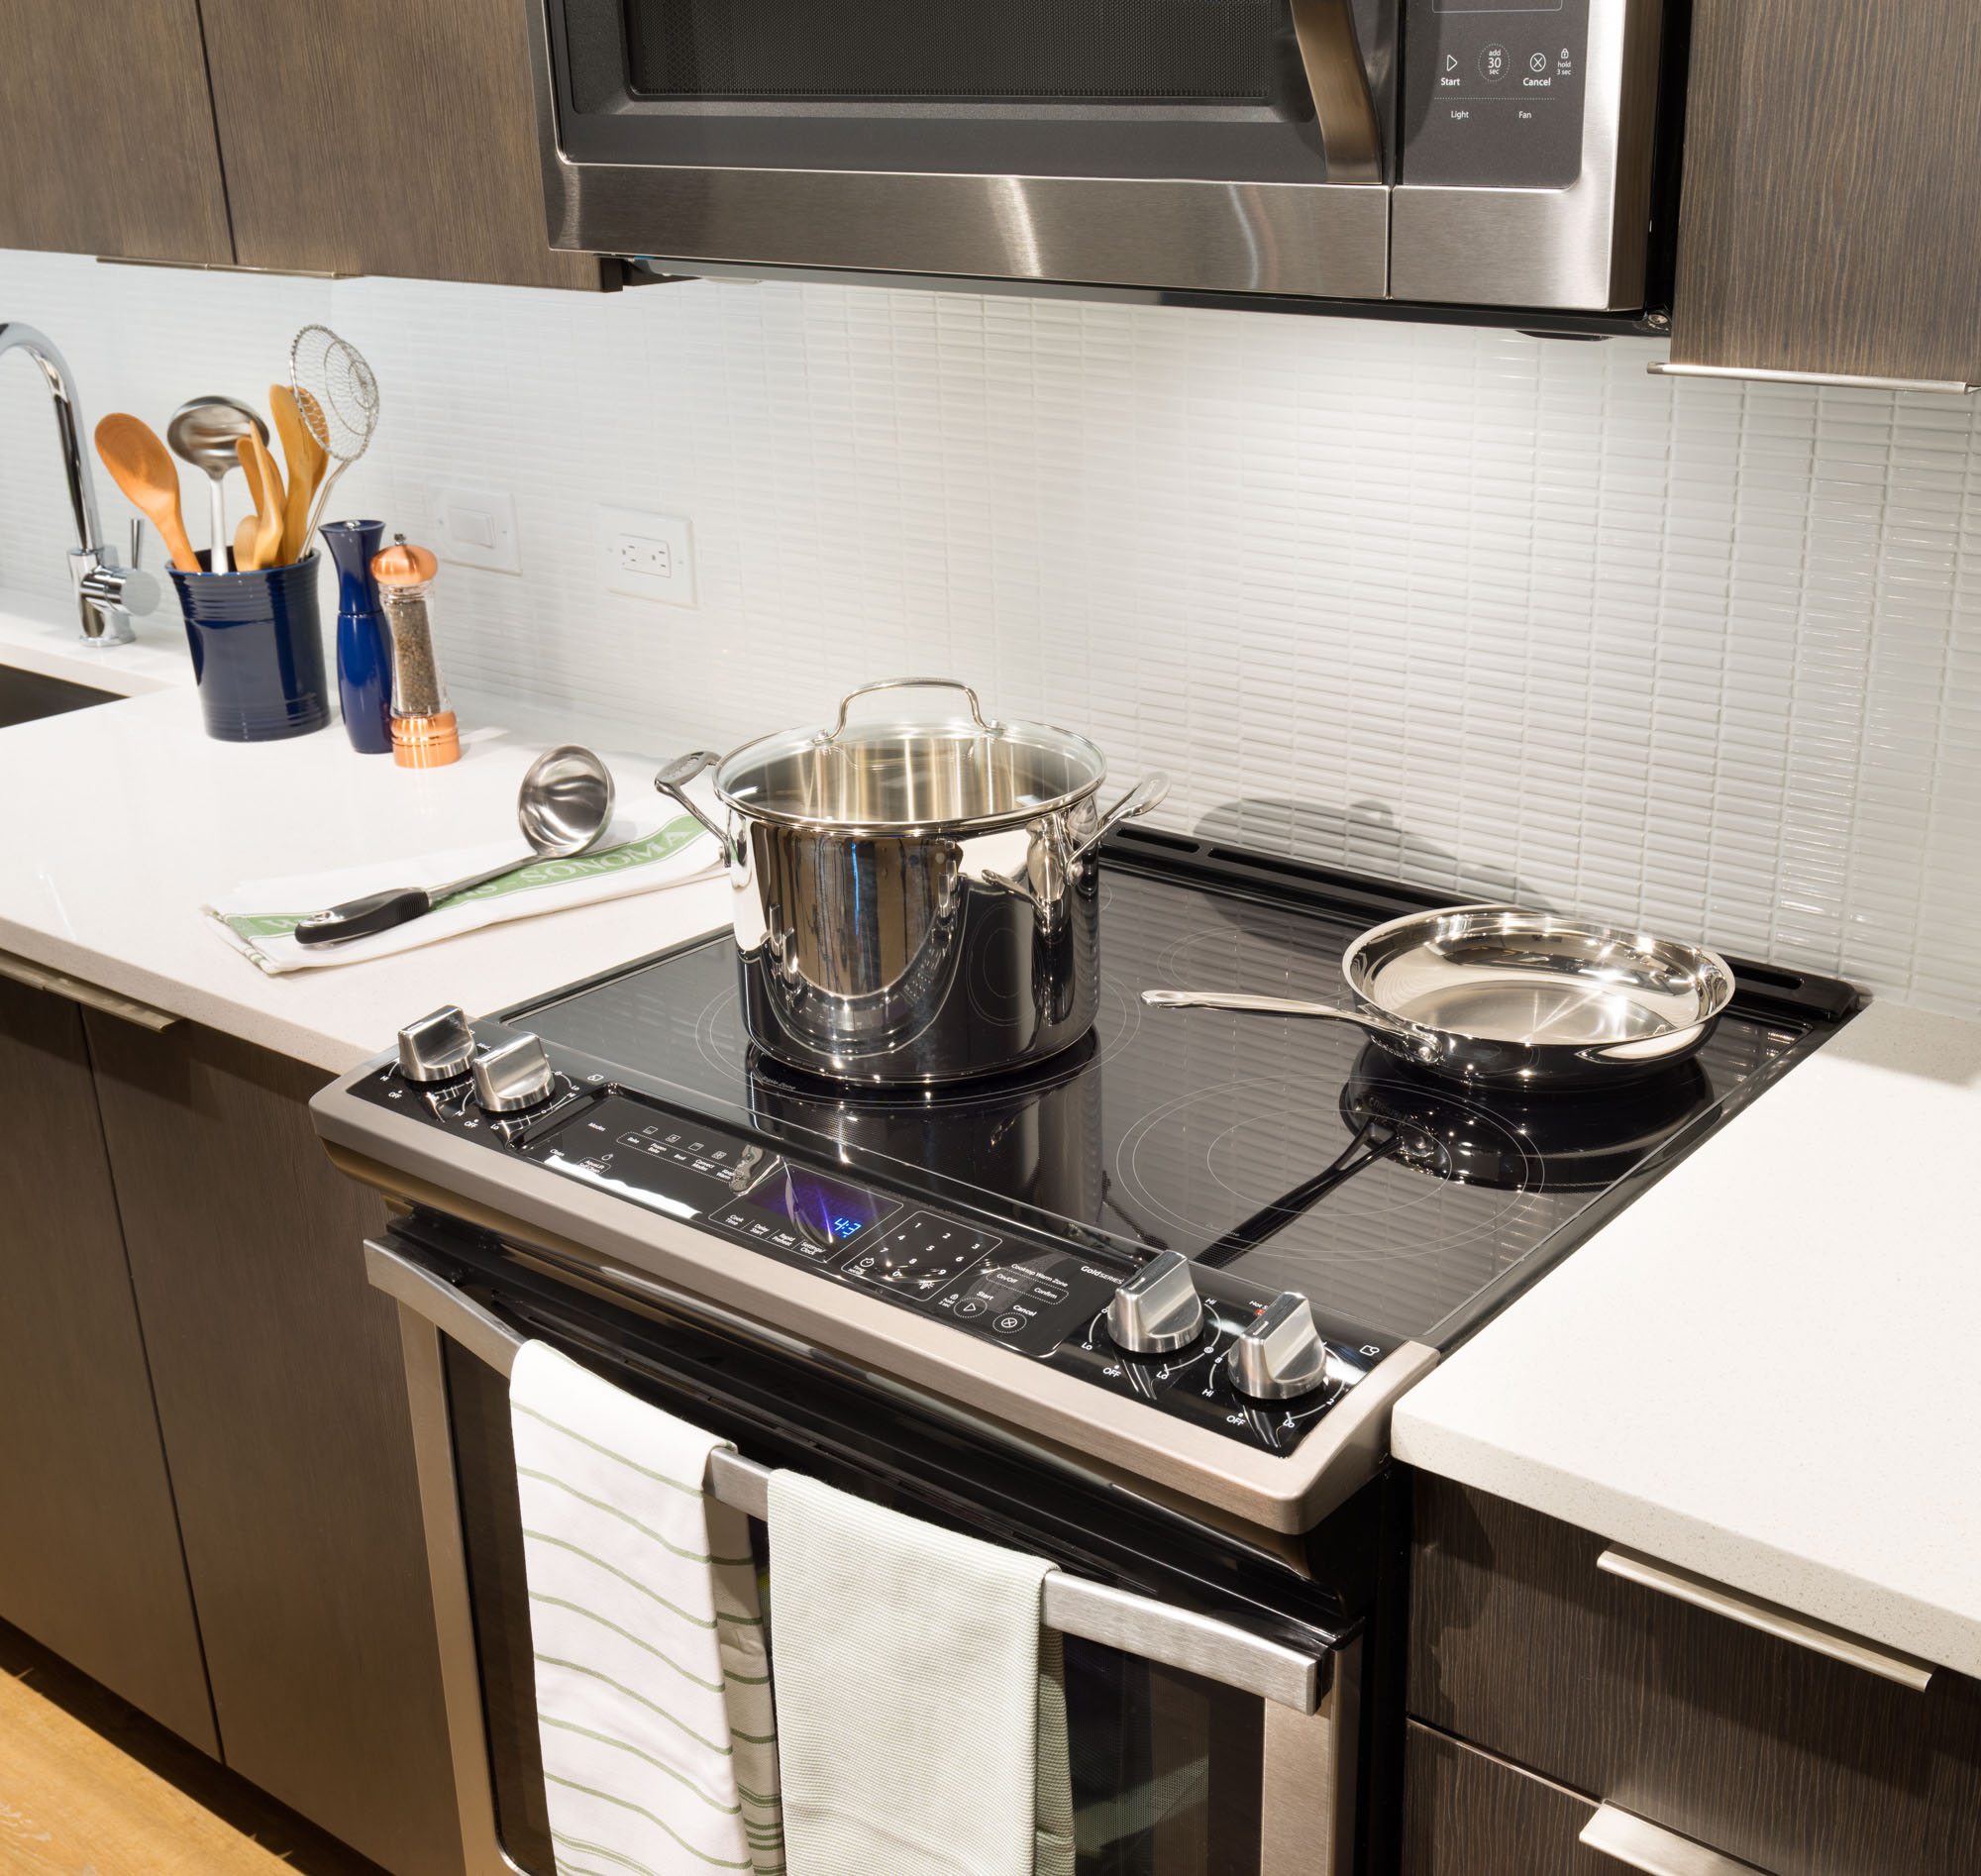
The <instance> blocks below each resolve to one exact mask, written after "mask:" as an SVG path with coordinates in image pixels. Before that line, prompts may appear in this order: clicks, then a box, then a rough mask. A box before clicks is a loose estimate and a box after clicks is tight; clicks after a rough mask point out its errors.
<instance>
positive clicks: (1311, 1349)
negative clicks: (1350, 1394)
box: [1225, 1290, 1327, 1401]
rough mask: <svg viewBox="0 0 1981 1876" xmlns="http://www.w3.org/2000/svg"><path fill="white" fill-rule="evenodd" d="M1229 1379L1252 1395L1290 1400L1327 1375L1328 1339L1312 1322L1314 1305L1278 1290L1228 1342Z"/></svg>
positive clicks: (1296, 1294) (1257, 1398)
mask: <svg viewBox="0 0 1981 1876" xmlns="http://www.w3.org/2000/svg"><path fill="white" fill-rule="evenodd" d="M1225 1359H1226V1360H1227V1361H1228V1362H1229V1363H1230V1364H1231V1381H1232V1385H1233V1386H1234V1387H1236V1388H1237V1390H1238V1392H1239V1393H1240V1394H1242V1395H1245V1396H1246V1397H1247V1398H1248V1399H1250V1400H1253V1401H1290V1400H1292V1399H1293V1397H1294V1396H1295V1395H1297V1394H1311V1393H1312V1392H1313V1391H1314V1389H1316V1388H1317V1387H1319V1386H1320V1384H1321V1383H1322V1382H1323V1381H1325V1380H1326V1379H1327V1344H1326V1343H1325V1342H1323V1341H1322V1340H1321V1339H1320V1331H1319V1330H1318V1329H1317V1328H1315V1327H1314V1325H1313V1305H1312V1304H1311V1303H1308V1302H1307V1300H1306V1299H1305V1298H1304V1297H1303V1296H1302V1295H1301V1294H1300V1292H1299V1291H1297V1290H1286V1291H1282V1292H1281V1293H1280V1295H1279V1296H1277V1297H1275V1298H1274V1299H1273V1300H1272V1302H1271V1303H1267V1304H1266V1306H1265V1307H1264V1308H1263V1309H1261V1310H1260V1311H1259V1313H1258V1315H1257V1316H1256V1317H1255V1318H1254V1319H1253V1321H1252V1323H1251V1325H1250V1327H1248V1328H1247V1329H1246V1330H1245V1332H1244V1333H1243V1334H1242V1335H1240V1336H1239V1338H1238V1339H1237V1341H1235V1342H1234V1343H1233V1344H1232V1345H1231V1353H1230V1354H1229V1355H1228V1356H1226V1357H1225Z"/></svg>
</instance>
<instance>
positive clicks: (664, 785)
mask: <svg viewBox="0 0 1981 1876" xmlns="http://www.w3.org/2000/svg"><path fill="white" fill-rule="evenodd" d="M721 760H722V758H721V757H720V756H718V755H717V754H716V753H715V752H714V750H712V749H697V750H696V751H694V753H693V754H692V755H687V756H677V757H676V758H675V759H674V761H673V762H671V763H666V764H663V765H662V767H661V770H660V773H659V774H658V775H656V776H655V777H654V791H655V792H656V793H657V794H665V795H666V796H667V797H668V798H669V799H670V800H671V801H676V802H678V803H679V804H680V806H682V807H684V808H685V809H687V811H688V812H689V813H690V814H692V815H693V816H694V818H695V819H696V820H698V821H699V822H700V823H701V824H702V826H704V827H705V828H707V829H708V831H709V832H710V833H711V834H713V835H714V836H715V844H716V845H717V846H718V847H720V848H721V849H722V861H723V864H724V865H725V866H732V867H733V866H734V865H735V864H736V849H735V846H734V844H733V843H732V842H731V840H730V838H729V836H728V834H727V833H725V832H724V831H723V830H722V829H721V828H720V827H718V826H716V824H715V823H714V822H713V821H712V820H710V819H709V817H708V815H707V813H706V812H705V811H704V810H703V809H702V807H701V805H700V803H699V802H697V801H694V800H692V799H690V798H689V795H688V792H687V784H688V783H689V782H692V781H693V780H694V779H695V777H696V776H698V775H700V774H701V772H702V771H703V770H704V769H707V768H709V767H711V766H712V765H714V764H715V763H718V762H720V761H721Z"/></svg>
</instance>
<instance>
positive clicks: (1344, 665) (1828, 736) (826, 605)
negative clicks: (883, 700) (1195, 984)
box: [0, 253, 1981, 1015]
mask: <svg viewBox="0 0 1981 1876" xmlns="http://www.w3.org/2000/svg"><path fill="white" fill-rule="evenodd" d="M0 318H9V319H12V318H19V319H26V320H29V321H31V322H33V323H37V324H40V325H42V326H44V327H46V328H47V329H48V330H49V331H50V333H51V334H52V336H53V337H54V339H55V341H56V343H57V344H58V345H60V346H62V347H63V348H64V350H65V351H66V352H67V354H68V357H69V359H70V361H71V363H72V364H73V365H74V366H75V368H76V371H77V373H78V375H79V378H80V381H81V389H82V394H83V399H84V403H85V409H86V413H87V414H88V415H89V416H90V417H91V418H92V419H93V418H94V416H96V415H98V414H100V413H102V412H104V411H106V410H110V409H118V408H122V409H130V410H135V411H137V412H138V413H139V414H140V415H142V416H145V417H147V418H148V419H150V420H151V421H152V422H154V423H156V424H161V423H162V421H163V419H164V417H165V415H166V414H167V413H168V412H169V410H170V409H171V407H172V405H173V404H175V403H176V402H177V401H178V400H179V399H180V398H182V397H184V396H186V395H188V394H190V393H192V392H194V391H198V390H204V389H209V388H211V389H222V390H229V391H233V392H236V393H237V394H241V395H246V396H252V397H255V398H257V399H258V400H259V399H260V398H261V396H262V394H263V391H264V387H265V386H266V384H267V383H268V382H270V381H271V380H275V379H279V378H280V377H281V376H282V375H283V373H284V370H285V362H286V358H287V348H288V340H289V337H290V335H291V333H292V332H293V331H294V329H295V327H296V326H298V325H300V324H302V323H304V322H305V321H308V320H312V319H321V320H324V321H326V322H327V323H329V324H331V325H332V326H335V327H336V328H337V329H338V330H339V331H341V332H343V333H345V334H346V335H347V336H348V337H349V338H351V339H352V340H353V341H354V342H355V343H356V344H358V345H359V346H360V347H361V348H362V349H363V350H364V351H365V353H366V354H367V355H368V356H369V358H370V359H371V361H372V364H373V365H375V366H376V368H377V371H378V375H379V378H380V381H381V383H382V386H383V391H384V400H385V401H384V412H383V419H382V422H381V425H380V429H379V433H378V437H377V440H376V443H375V444H374V447H373V450H372V453H371V455H370V456H368V457H367V458H366V459H365V461H364V462H363V463H361V464H360V465H358V466H357V467H356V468H355V469H353V470H352V471H351V473H350V474H349V475H348V476H347V477H346V479H345V481H344V483H343V484H341V485H340V493H339V498H338V506H339V507H340V508H342V509H343V510H344V512H346V513H354V514H355V513H374V514H378V515H381V516H384V517H386V518H387V519H389V520H390V521H391V522H392V524H393V525H394V526H395V527H401V528H404V529H406V530H407V531H408V532H409V533H418V532H419V531H420V530H421V529H423V528H425V527H427V526H429V525H430V522H431V514H430V510H429V505H428V504H429V503H430V500H431V497H432V493H433V491H434V489H435V488H436V487H437V486H438V485H439V484H440V483H442V482H444V481H446V480H447V479H449V478H451V477H457V476H458V475H460V474H461V473H463V472H465V471H466V469H469V468H472V469H473V470H474V473H475V476H476V478H477V479H478V480H480V481H483V482H486V483H488V484H490V485H492V486H497V487H503V488H507V489H508V490H509V491H510V492H511V493H512V494H513V496H514V497H515V500H516V506H517V517H518V524H519V538H520V544H521V550H522V558H523V576H522V577H521V578H520V579H516V578H510V577H505V576H501V575H495V574H488V573H475V572H473V571H471V570H462V569H449V570H448V573H447V575H446V584H445V586H444V587H443V589H442V591H441V593H440V595H439V599H438V603H437V614H438V619H439V631H440V637H441V643H442V651H443V655H444V659H445V662H446V667H447V670H448V673H449V675H450V677H451V679H452V681H453V683H454V685H455V687H456V688H457V689H458V690H461V691H465V692H469V693H473V694H476V695H479V696H482V697H492V698H494V699H496V700H500V699H503V698H513V699H521V700H527V701H528V702H529V703H530V704H531V705H532V706H533V707H534V708H535V709H536V710H537V711H539V712H545V711H547V712H549V713H551V714H552V716H553V717H555V718H557V719H559V720H563V721H567V722H568V723H569V724H570V726H571V729H572V731H573V733H581V734H590V735H595V736H598V737H601V738H610V739H613V740H616V741H619V742H622V743H626V744H630V745H632V746H636V747H645V748H648V749H652V750H669V749H676V748H680V747H685V746H687V745H689V744H693V743H707V744H712V745H715V746H723V745H726V744H727V743H729V742H732V741H736V740H740V739H742V738H743V737H744V736H746V735H750V734H753V733H755V732H757V731H759V730H761V729H763V728H766V727H769V726H774V725H778V724H783V723H787V722H799V721H807V720H813V719H816V718H817V717H818V716H819V715H820V714H821V713H822V712H823V711H824V710H826V709H827V708H828V707H829V706H830V704H831V702H832V700H833V699H834V698H835V697H836V696H837V695H838V693H839V691H840V690H841V689H842V688H844V687H846V686H847V685H848V684H849V683H851V682H853V681H857V680H859V679H861V678H863V677H873V676H883V675H888V674H892V673H896V672H901V671H905V670H909V669H915V670H925V671H937V672H954V673H956V674H958V675H961V676H965V677H970V678H971V679H972V680H973V681H975V682H976V683H977V684H978V685H979V686H980V688H981V689H982V690H983V692H984V694H985V696H986V699H987V702H988V703H989V704H991V706H993V707H995V708H998V709H1001V710H1003V711H1005V712H1007V713H1012V714H1025V713H1029V714H1042V715H1045V716H1047V717H1049V718H1052V719H1055V720H1058V721H1062V722H1066V723H1069V724H1072V725H1076V726H1079V727H1082V728H1085V729H1087V730H1088V731H1089V732H1090V733H1092V734H1094V735H1095V736H1096V737H1097V738H1098V739H1099V740H1100V741H1101V742H1102V743H1103V744H1104V745H1105V746H1106V748H1107V749H1108V751H1109V753H1110V755H1111V757H1112V758H1113V760H1114V763H1115V765H1116V769H1117V772H1118V773H1119V774H1120V775H1122V776H1123V777H1126V776H1129V775H1132V774H1133V773H1134V772H1135V771H1137V770H1139V769H1141V768H1145V767H1154V766H1157V765H1161V766H1163V767H1165V768H1167V769H1169V770H1170V771H1171V773H1172V774H1173V775H1174V777H1175V779H1176V791H1175V793H1174V794H1173V795H1172V797H1171V800H1170V803H1169V805H1168V806H1167V808H1165V810H1164V811H1163V813H1162V816H1161V819H1162V820H1163V821H1164V822H1165V823H1167V824H1169V825H1171V826H1175V827H1193V826H1199V825H1201V826H1206V827H1208V828H1210V829H1212V830H1214V831H1216V832H1218V833H1219V834H1220V835H1222V836H1225V837H1238V838H1244V839H1246V840H1248V841H1251V842H1253V843H1254V844H1260V845H1268V846H1278V847H1283V848H1287V849H1290V850H1294V851H1298V852H1301V853H1303V854H1305V855H1307V856H1309V857H1312V858H1314V859H1317V860H1320V861H1322V862H1331V863H1333V864H1338V865H1348V866H1355V867H1363V868H1366V869H1369V870H1371V871H1375V872H1389V873H1397V874H1402V875H1404V876H1407V877H1408V878H1410V879H1413V880H1416V881H1419V882H1422V883H1424V884H1427V885H1430V886H1436V887H1437V888H1438V889H1440V890H1446V889H1448V890H1450V891H1452V892H1453V893H1454V894H1460V893H1482V892H1492V893H1517V894H1521V895H1525V896H1529V897H1532V898H1536V899H1543V900H1547V901H1549V902H1551V903H1555V904H1558V905H1563V906H1574V907H1577V908H1579V909H1582V910H1585V911H1588V912H1590V913H1592V914H1596V915H1600V916H1613V917H1627V918H1640V919H1642V920H1644V921H1646V922H1647V923H1649V924H1652V925H1655V926H1660V927H1664V928H1668V929H1670V930H1672V931H1674V932H1677V933H1680V934H1702V935H1705V936H1707V937H1709V938H1711V939H1713V940H1714V941H1715V942H1717V943H1720V944H1721V945H1723V946H1725V947H1727V948H1728V949H1730V950H1734V951H1736V952H1738V953H1740V954H1742V955H1745V956H1749V957H1759V958H1766V959H1770V960H1774V961H1776V962H1779V963H1783V964H1787V965H1799V966H1802V967H1805V968H1810V969H1817V970H1825V971H1840V972H1843V973H1844V974H1846V975H1849V976H1852V977H1854V978H1856V979H1857V980H1859V981H1861V982H1863V983H1865V984H1867V985H1869V986H1871V987H1872V988H1874V989H1876V990H1879V991H1881V992H1885V993H1887V994H1890V995H1892V996H1895V997H1897V998H1900V999H1903V1000H1909V1001H1913V1002H1916V1003H1919V1004H1921V1005H1922V1006H1925V1007H1928V1008H1932V1009H1939V1010H1946V1011H1957V1012H1962V1013H1966V1014H1970V1015H1971V1014H1981V944H1978V943H1977V942H1976V939H1975V936H1974V934H1975V932H1976V931H1977V930H1981V454H1977V451H1976V447H1975V446H1976V439H1977V419H1978V418H1981V413H1977V411H1976V410H1975V409H1974V408H1973V407H1972V406H1971V405H1969V404H1968V403H1966V402H1954V401H1950V400H1946V399H1940V398H1930V397H1926V396H1922V395H1906V396H1896V397H1895V396H1889V395H1883V394H1879V393H1875V392H1865V391H1847V390H1838V391H1816V390H1810V389H1803V388H1798V387H1796V386H1791V385H1738V384H1704V383H1678V382H1673V381H1668V380H1661V379H1652V378H1650V377H1648V376H1646V375H1645V373H1644V369H1643V366H1644V364H1645V361H1646V360H1647V359H1648V358H1650V357H1652V356H1655V354H1654V351H1653V349H1652V348H1650V347H1649V346H1647V345H1644V344H1640V343H1636V342H1630V341H1613V342H1610V343H1608V344H1604V345H1566V344H1550V343H1548V342H1544V341H1537V340H1532V339H1528V338H1524V337H1522V336H1520V335H1518V334H1513V333H1502V332H1487V331H1468V330H1465V329H1463V328H1455V327H1435V326H1421V327H1411V326H1403V325H1389V324H1379V323H1375V322H1362V321H1354V320H1328V319H1300V318H1274V317H1268V316H1263V315H1245V314H1237V313H1207V312H1205V313H1197V312H1183V311H1177V310H1158V309H1143V308H1124V307H1108V306H1083V305H1079V304H1075V303H1069V302H1048V301H1026V300H1021V299H1003V298H994V299H973V298H969V297H965V296H958V295H930V294H922V293H912V292H900V293H883V292H876V291H868V290H857V289H846V288H833V287H786V286H756V287H751V286H733V285H731V286H722V285H714V284H694V285H685V286H666V287H649V288H641V289H637V290H634V291H630V292H627V293H623V294H618V295H607V296H585V295H579V294H558V293H548V292H528V291H521V290H516V291H511V290H504V289H493V288H481V287H463V286H443V285H419V284H413V283H409V282H405V281H390V280H353V281H338V282H334V283H325V282H312V281H289V280H264V279H254V278H244V277H236V276H207V275H198V274H191V273H174V272H169V271H160V270H155V269H142V268H116V267H102V266H98V265H95V264H94V263H92V262H90V261H85V260H79V259H76V258H73V257H64V256H46V255H24V254H6V253H0ZM0 437H4V438H5V439H6V443H5V446H4V447H0V584H6V585H11V586H18V587H26V588H29V589H31V590H38V591H42V592H45V593H48V594H50V595H59V594H60V593H62V592H63V591H64V590H65V573H64V570H63V565H62V560H61V548H62V547H63V546H64V545H66V542H65V526H66V516H65V512H64V504H63V502H62V497H61V491H60V488H59V485H58V481H57V478H56V476H55V473H54V465H53V437H52V424H51V422H50V418H49V414H48V410H47V404H46V399H45V397H44V395H43V393H42V391H41V389H40V386H39V384H38V382H37V381H36V380H35V379H34V378H33V376H32V374H31V373H29V372H28V371H27V370H26V369H24V368H6V369H4V370H0ZM101 492H102V497H103V501H104V506H105V512H106V514H115V515H118V516H122V515H124V514H125V513H126V512H127V511H126V510H125V508H124V506H123V503H122V501H121V499H120V498H119V497H117V495H116V494H115V492H114V490H112V489H110V488H109V487H108V486H107V484H106V486H105V487H104V489H103V490H102V491H101ZM203 495H204V491H203V490H202V489H198V488H195V487H194V486H193V485H192V482H191V479H190V476H189V475H188V478H187V482H186V497H187V505H188V508H189V509H190V510H192V512H194V513H195V514H198V513H200V512H202V511H203V510H202V504H203ZM238 499H239V498H238V496H237V505H238ZM602 505H603V506H617V507H626V506H632V507H642V508H653V509H658V510H662V511H665V512H668V513H673V514H682V515H686V516H688V517H690V518H691V520H692V522H693V525H694V539H695V553H696V562H697V575H698V580H699V586H700V595H701V602H700V605H699V606H698V608H696V609H695V610H693V611H677V610H676V609H674V608H669V607H660V606H653V605H648V604H643V603H642V602H641V601H639V600H634V599H625V598H621V597H618V596H615V595H611V594H607V593H605V592H603V591H601V590H600V589H599V586H598V582H597V580H596V578H595V575H594V573H593V570H592V567H591V564H590V552H589V546H590V541H591V536H592V516H593V513H594V511H595V510H596V508H598V507H599V506H602Z"/></svg>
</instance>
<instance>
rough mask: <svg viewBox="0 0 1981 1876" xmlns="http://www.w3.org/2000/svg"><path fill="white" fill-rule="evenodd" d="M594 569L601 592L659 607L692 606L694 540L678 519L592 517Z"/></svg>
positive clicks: (629, 512)
mask: <svg viewBox="0 0 1981 1876" xmlns="http://www.w3.org/2000/svg"><path fill="white" fill-rule="evenodd" d="M598 565H599V570H600V572H601V573H602V575H603V577H604V581H605V590H606V591H607V592H622V593H625V594H627V595H628V596H629V597H631V598H634V599H658V600H660V601H661V602H662V603H663V604H665V605H671V606H691V605H693V604H694V602H695V601H694V539H693V535H692V533H691V532H690V530H689V527H688V524H687V521H686V520H685V519H684V518H683V517H682V516H680V515H652V514H641V513H639V512H638V511H637V510H635V509H631V508H601V509H599V511H598Z"/></svg>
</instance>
